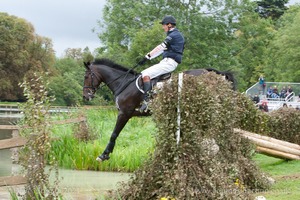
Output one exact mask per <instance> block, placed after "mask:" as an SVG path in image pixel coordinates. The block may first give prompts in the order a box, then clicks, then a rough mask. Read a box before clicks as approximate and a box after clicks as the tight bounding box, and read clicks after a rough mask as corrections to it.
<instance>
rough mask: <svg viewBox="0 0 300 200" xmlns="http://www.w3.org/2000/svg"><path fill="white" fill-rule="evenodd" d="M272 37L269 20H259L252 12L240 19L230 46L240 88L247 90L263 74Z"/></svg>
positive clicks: (272, 27) (271, 24)
mask: <svg viewBox="0 0 300 200" xmlns="http://www.w3.org/2000/svg"><path fill="white" fill-rule="evenodd" d="M274 35H275V28H274V25H273V23H272V21H271V20H270V19H264V18H260V17H259V16H258V14H257V13H253V12H247V13H244V15H243V16H242V17H241V18H240V21H239V23H238V26H237V30H236V32H235V36H236V39H235V40H234V42H233V43H234V45H232V52H233V55H234V57H235V59H236V66H237V68H236V69H235V70H236V71H237V72H238V83H239V87H240V88H243V89H247V88H249V87H250V86H252V85H253V84H254V83H256V82H257V80H258V77H259V75H260V74H262V73H263V72H264V67H263V66H264V63H265V59H266V58H265V55H266V52H267V49H268V48H269V44H270V42H271V41H272V40H273V38H274ZM269 78H270V77H268V80H269Z"/></svg>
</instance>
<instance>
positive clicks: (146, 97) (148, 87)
mask: <svg viewBox="0 0 300 200" xmlns="http://www.w3.org/2000/svg"><path fill="white" fill-rule="evenodd" d="M143 90H144V92H145V93H144V101H143V103H142V106H141V108H140V111H141V112H144V111H146V110H147V108H148V102H149V98H150V97H149V92H150V90H151V83H150V81H147V82H144V85H143Z"/></svg>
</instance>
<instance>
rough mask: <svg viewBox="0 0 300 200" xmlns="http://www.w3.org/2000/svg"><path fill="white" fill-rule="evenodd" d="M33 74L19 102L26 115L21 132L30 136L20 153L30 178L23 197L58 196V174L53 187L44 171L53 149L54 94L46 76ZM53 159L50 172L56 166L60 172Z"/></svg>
mask: <svg viewBox="0 0 300 200" xmlns="http://www.w3.org/2000/svg"><path fill="white" fill-rule="evenodd" d="M33 75H34V77H32V79H31V80H30V81H24V82H23V83H22V84H21V87H22V88H24V96H25V97H26V98H27V102H26V103H24V104H21V105H20V108H21V109H22V111H23V114H24V117H23V119H22V125H23V126H26V128H24V129H22V132H21V134H22V135H24V136H25V137H26V138H27V139H28V141H27V143H26V144H25V146H24V147H23V148H22V151H21V152H20V160H21V163H20V164H21V165H22V166H23V167H24V169H25V171H26V178H27V181H28V183H27V184H26V186H25V195H24V196H23V199H58V196H59V194H58V188H57V183H58V177H57V176H56V180H55V182H54V185H53V186H52V185H51V184H50V181H49V174H47V173H46V172H45V167H46V159H45V158H46V157H47V154H49V150H50V148H51V145H50V131H49V127H50V125H49V118H50V114H49V108H50V102H51V101H52V97H49V96H48V90H47V87H48V83H47V82H46V81H45V79H44V78H43V76H41V75H39V74H36V73H35V74H33ZM44 76H45V75H44ZM50 160H51V162H50V164H52V168H51V169H50V171H51V170H53V169H54V170H55V172H56V175H58V168H57V167H54V166H55V159H54V158H53V157H51V159H50ZM53 164H54V165H53Z"/></svg>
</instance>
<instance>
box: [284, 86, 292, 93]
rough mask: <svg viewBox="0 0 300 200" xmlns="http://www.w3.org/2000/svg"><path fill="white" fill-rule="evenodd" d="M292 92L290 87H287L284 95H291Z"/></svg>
mask: <svg viewBox="0 0 300 200" xmlns="http://www.w3.org/2000/svg"><path fill="white" fill-rule="evenodd" d="M292 92H293V88H292V86H290V85H289V86H288V88H287V91H286V95H285V96H288V95H289V94H291V93H292Z"/></svg>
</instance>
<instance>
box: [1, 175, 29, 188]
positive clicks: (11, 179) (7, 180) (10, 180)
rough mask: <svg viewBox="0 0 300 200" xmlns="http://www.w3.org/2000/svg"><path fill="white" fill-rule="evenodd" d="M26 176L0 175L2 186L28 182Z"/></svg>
mask: <svg viewBox="0 0 300 200" xmlns="http://www.w3.org/2000/svg"><path fill="white" fill-rule="evenodd" d="M26 182H27V181H26V178H25V177H23V176H4V177H0V187H1V186H13V185H21V184H26Z"/></svg>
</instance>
